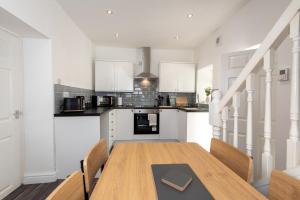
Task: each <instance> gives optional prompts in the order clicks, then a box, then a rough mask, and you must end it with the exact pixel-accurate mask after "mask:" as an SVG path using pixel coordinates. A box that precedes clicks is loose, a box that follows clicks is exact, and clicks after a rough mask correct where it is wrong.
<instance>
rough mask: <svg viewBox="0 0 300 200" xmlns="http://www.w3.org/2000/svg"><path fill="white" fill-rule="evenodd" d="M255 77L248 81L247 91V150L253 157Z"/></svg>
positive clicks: (252, 75)
mask: <svg viewBox="0 0 300 200" xmlns="http://www.w3.org/2000/svg"><path fill="white" fill-rule="evenodd" d="M254 84H255V75H254V74H250V75H249V76H248V78H247V80H246V90H247V94H248V96H247V105H248V108H247V139H246V150H247V154H248V155H249V156H252V148H253V144H252V141H253V94H254V88H255V85H254Z"/></svg>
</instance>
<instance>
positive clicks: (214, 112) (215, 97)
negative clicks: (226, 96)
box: [209, 90, 222, 139]
mask: <svg viewBox="0 0 300 200" xmlns="http://www.w3.org/2000/svg"><path fill="white" fill-rule="evenodd" d="M211 97H212V101H211V103H210V104H209V123H210V125H212V127H213V137H214V138H217V139H220V137H221V127H222V120H221V113H220V112H218V106H219V102H220V100H221V92H220V91H219V90H213V91H212V94H211Z"/></svg>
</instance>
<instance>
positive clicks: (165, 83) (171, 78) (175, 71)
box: [159, 63, 196, 93]
mask: <svg viewBox="0 0 300 200" xmlns="http://www.w3.org/2000/svg"><path fill="white" fill-rule="evenodd" d="M195 81H196V67H195V64H192V63H160V66H159V91H160V92H182V93H193V92H195Z"/></svg>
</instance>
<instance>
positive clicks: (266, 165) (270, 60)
mask: <svg viewBox="0 0 300 200" xmlns="http://www.w3.org/2000/svg"><path fill="white" fill-rule="evenodd" d="M273 66H274V50H273V49H270V50H269V51H268V52H267V53H266V55H265V56H264V70H265V72H266V91H265V96H266V97H265V123H264V140H265V142H264V149H263V154H262V176H263V177H266V176H267V177H269V176H270V175H271V171H272V170H273V156H272V153H271V136H272V135H271V134H272V100H271V99H272V70H273Z"/></svg>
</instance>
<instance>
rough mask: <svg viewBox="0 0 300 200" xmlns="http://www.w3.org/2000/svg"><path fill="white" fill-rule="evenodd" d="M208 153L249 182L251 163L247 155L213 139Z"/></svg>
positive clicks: (251, 169)
mask: <svg viewBox="0 0 300 200" xmlns="http://www.w3.org/2000/svg"><path fill="white" fill-rule="evenodd" d="M210 153H211V154H212V155H213V156H215V157H216V158H217V159H218V160H220V161H221V162H222V163H223V164H225V165H226V166H227V167H229V168H230V169H231V170H232V171H234V172H235V173H236V174H238V175H239V176H240V177H241V178H242V179H244V180H245V181H247V182H248V183H250V182H251V177H252V171H253V161H252V158H251V157H249V156H248V155H247V154H245V153H244V152H242V151H240V150H239V149H237V148H235V147H233V146H231V145H230V144H227V143H225V142H223V141H221V140H218V139H215V138H213V139H212V140H211V146H210Z"/></svg>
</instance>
